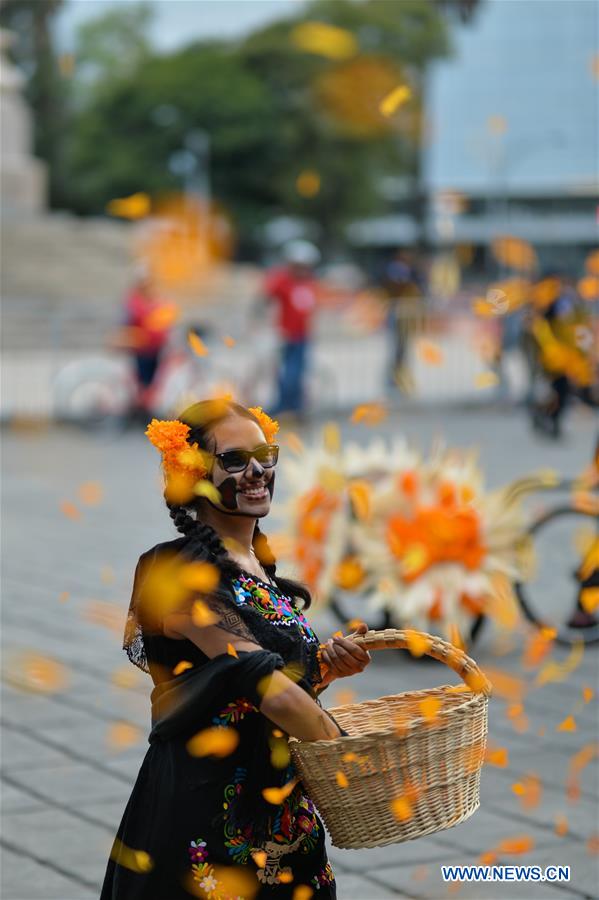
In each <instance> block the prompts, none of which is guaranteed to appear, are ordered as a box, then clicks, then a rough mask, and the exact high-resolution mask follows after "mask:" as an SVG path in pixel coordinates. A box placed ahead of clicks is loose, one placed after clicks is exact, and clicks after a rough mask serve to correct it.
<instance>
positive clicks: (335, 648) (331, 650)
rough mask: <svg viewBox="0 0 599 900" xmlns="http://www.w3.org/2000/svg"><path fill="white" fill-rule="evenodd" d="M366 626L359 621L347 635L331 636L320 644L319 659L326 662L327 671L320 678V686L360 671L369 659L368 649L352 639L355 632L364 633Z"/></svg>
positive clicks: (366, 629)
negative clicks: (354, 628)
mask: <svg viewBox="0 0 599 900" xmlns="http://www.w3.org/2000/svg"><path fill="white" fill-rule="evenodd" d="M367 631H368V626H367V625H366V624H365V623H364V622H361V623H360V625H358V627H357V628H356V630H355V631H352V633H351V634H348V635H347V637H339V636H337V637H332V638H329V640H328V641H327V642H326V644H323V645H322V649H321V659H322V662H323V663H325V664H326V666H327V671H326V672H325V673H324V676H323V679H322V683H321V684H322V687H326V686H327V685H328V684H330V683H331V681H334V680H335V679H336V678H346V677H347V676H348V675H355V674H356V672H362V671H363V670H364V669H365V668H366V666H367V665H368V663H369V662H370V660H371V658H372V657H371V656H370V653H369V652H368V650H364V649H363V648H362V647H359V646H358V645H357V644H355V643H354V642H353V641H352V637H355V635H357V634H365V633H366V632H367Z"/></svg>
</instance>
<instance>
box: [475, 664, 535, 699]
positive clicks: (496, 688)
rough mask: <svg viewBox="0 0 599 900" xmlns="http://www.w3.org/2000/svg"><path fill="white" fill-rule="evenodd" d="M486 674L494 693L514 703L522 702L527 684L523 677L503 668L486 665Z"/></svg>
mask: <svg viewBox="0 0 599 900" xmlns="http://www.w3.org/2000/svg"><path fill="white" fill-rule="evenodd" d="M485 675H486V676H487V678H488V679H489V680H490V681H491V683H492V685H493V694H494V695H495V696H497V697H502V698H503V699H505V700H511V701H512V702H514V703H521V702H522V699H523V697H524V695H525V694H526V689H527V684H526V682H525V680H524V679H523V678H518V677H517V676H516V675H511V674H509V673H508V672H505V671H504V670H503V669H497V668H491V667H485Z"/></svg>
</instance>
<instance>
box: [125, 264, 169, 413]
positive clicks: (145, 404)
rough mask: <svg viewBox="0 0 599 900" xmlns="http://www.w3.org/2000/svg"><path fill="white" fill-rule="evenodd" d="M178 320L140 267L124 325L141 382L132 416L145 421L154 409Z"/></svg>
mask: <svg viewBox="0 0 599 900" xmlns="http://www.w3.org/2000/svg"><path fill="white" fill-rule="evenodd" d="M174 321H175V307H174V306H173V304H171V303H167V302H165V300H164V299H161V298H160V297H159V295H158V293H157V290H156V287H155V285H154V282H153V280H152V278H151V275H150V273H149V271H148V270H147V269H146V268H145V267H140V268H139V269H138V271H137V275H136V278H135V281H134V282H133V284H132V286H131V288H130V290H129V292H128V293H127V296H126V298H125V322H124V325H125V329H126V332H127V334H128V336H129V340H128V341H127V349H128V350H129V352H130V353H131V356H132V357H133V362H134V364H135V374H136V379H137V398H136V408H135V409H134V410H133V411H132V414H133V416H134V417H138V416H139V417H140V418H141V419H143V421H144V422H145V421H146V419H147V416H148V413H150V412H151V410H152V401H153V393H154V386H155V380H156V374H157V372H158V368H159V366H160V360H161V357H162V355H163V352H164V349H165V347H166V345H167V343H168V341H169V338H170V334H171V330H172V326H173V324H174Z"/></svg>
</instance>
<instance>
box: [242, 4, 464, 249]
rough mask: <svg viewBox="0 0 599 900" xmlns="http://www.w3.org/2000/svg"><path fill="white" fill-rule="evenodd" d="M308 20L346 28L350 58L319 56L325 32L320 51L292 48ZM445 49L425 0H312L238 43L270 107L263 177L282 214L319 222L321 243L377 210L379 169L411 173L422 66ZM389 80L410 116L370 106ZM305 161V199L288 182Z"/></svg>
mask: <svg viewBox="0 0 599 900" xmlns="http://www.w3.org/2000/svg"><path fill="white" fill-rule="evenodd" d="M308 22H310V23H320V24H322V25H324V26H333V27H335V28H337V29H341V31H342V32H343V33H349V34H350V35H351V36H352V37H353V40H354V46H355V53H354V55H353V56H351V50H350V55H349V58H341V59H339V58H336V54H335V53H334V52H331V55H328V54H327V47H326V32H325V40H324V41H323V44H324V46H323V48H322V51H323V52H321V53H311V52H309V51H306V50H305V49H304V48H302V46H301V44H300V46H298V40H297V36H298V28H300V27H301V26H302V25H305V23H308ZM333 38H334V33H333V34H332V35H331V42H333ZM334 49H335V48H334V47H332V48H331V51H334ZM448 52H449V40H448V34H447V27H446V23H445V21H444V18H443V16H442V15H441V14H440V12H439V10H438V9H437V7H436V6H435V5H434V4H432V3H429V2H428V0H402V2H401V3H389V2H386V0H366V2H362V3H355V2H351V0H315V2H313V3H310V4H309V5H308V6H307V7H306V9H305V10H304V11H303V12H302V13H301V14H300V15H298V16H297V17H295V18H292V19H285V20H282V21H280V22H276V23H274V24H272V25H269V26H267V27H266V28H264V29H262V30H260V31H259V32H257V33H255V34H253V35H251V36H250V37H249V38H248V39H247V40H246V41H245V42H244V44H243V46H242V48H241V53H242V54H243V56H244V58H245V60H246V61H247V65H248V67H249V69H250V70H251V71H253V72H254V73H256V74H257V75H258V77H259V78H260V79H261V80H262V81H263V82H264V83H266V84H267V85H268V87H269V91H270V95H271V98H272V103H273V107H274V109H275V110H276V115H277V120H278V129H277V134H276V138H275V139H276V142H277V151H278V152H277V155H276V163H275V169H274V170H273V173H272V177H273V181H274V183H275V184H276V185H277V189H278V194H279V197H280V198H281V200H282V201H284V207H285V209H286V210H287V211H288V212H293V213H295V214H297V215H300V216H308V217H310V218H313V219H315V220H316V221H317V222H318V223H319V225H320V226H321V229H322V239H323V241H324V243H325V244H326V245H330V244H331V243H334V242H335V240H336V239H337V238H338V237H339V235H340V233H341V231H342V229H343V226H344V225H346V224H347V223H348V222H349V221H351V220H352V219H354V218H357V217H360V216H363V215H368V214H370V213H377V212H382V211H384V210H385V207H386V203H385V200H384V198H383V197H382V196H381V190H380V183H381V179H382V176H384V175H385V174H387V173H393V174H395V175H397V174H404V175H412V176H413V177H414V178H417V176H418V161H419V155H420V137H421V124H422V111H421V96H422V80H423V73H424V71H425V70H426V67H427V65H428V64H429V63H430V61H431V60H433V59H435V58H438V57H440V56H443V55H445V54H447V53H448ZM398 83H405V84H407V85H409V86H410V88H411V90H412V98H411V100H410V104H409V109H410V115H409V116H408V117H407V118H406V116H403V117H401V116H400V117H392V118H390V119H389V120H387V119H386V118H385V117H384V116H382V115H381V114H380V113H379V111H378V104H379V102H380V101H381V100H382V99H383V96H384V95H385V93H386V92H387V91H388V90H389V89H391V88H393V87H395V86H396V85H397V84H398ZM305 168H308V169H314V170H315V171H317V172H318V173H319V175H320V178H321V190H320V191H319V192H318V193H317V194H316V195H315V196H312V197H305V196H302V194H301V193H299V192H298V191H297V189H296V178H297V175H298V172H299V171H301V169H305Z"/></svg>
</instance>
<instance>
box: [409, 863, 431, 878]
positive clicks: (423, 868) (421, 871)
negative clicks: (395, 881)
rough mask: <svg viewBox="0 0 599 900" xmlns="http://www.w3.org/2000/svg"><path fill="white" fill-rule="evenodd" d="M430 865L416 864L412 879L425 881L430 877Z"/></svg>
mask: <svg viewBox="0 0 599 900" xmlns="http://www.w3.org/2000/svg"><path fill="white" fill-rule="evenodd" d="M428 871H429V867H428V866H427V865H420V866H416V867H415V868H414V869H413V870H412V876H411V877H412V881H425V880H426V878H427V877H428Z"/></svg>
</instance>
